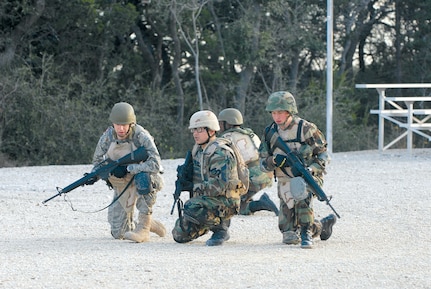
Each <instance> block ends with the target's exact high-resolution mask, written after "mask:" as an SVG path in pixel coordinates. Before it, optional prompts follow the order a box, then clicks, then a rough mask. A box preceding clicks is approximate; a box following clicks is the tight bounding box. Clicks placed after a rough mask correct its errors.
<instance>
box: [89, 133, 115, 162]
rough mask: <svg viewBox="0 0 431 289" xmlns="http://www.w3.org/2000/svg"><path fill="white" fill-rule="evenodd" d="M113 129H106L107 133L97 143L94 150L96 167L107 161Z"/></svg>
mask: <svg viewBox="0 0 431 289" xmlns="http://www.w3.org/2000/svg"><path fill="white" fill-rule="evenodd" d="M112 129H113V128H112V127H109V128H107V129H106V131H105V132H104V133H103V134H102V136H101V137H100V138H99V141H98V142H97V145H96V149H95V150H94V154H93V160H92V163H93V166H96V165H97V164H99V163H101V162H102V161H104V160H105V159H106V152H107V151H108V148H109V144H110V139H111V137H110V135H112Z"/></svg>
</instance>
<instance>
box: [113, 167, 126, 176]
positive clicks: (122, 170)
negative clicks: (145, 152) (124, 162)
mask: <svg viewBox="0 0 431 289" xmlns="http://www.w3.org/2000/svg"><path fill="white" fill-rule="evenodd" d="M127 173H128V172H127V167H126V166H118V167H116V168H115V169H113V170H112V171H111V175H113V176H115V177H117V178H124V177H125V176H126V175H127Z"/></svg>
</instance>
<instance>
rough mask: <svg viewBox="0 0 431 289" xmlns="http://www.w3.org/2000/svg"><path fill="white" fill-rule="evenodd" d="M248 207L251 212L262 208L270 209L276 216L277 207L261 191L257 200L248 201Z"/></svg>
mask: <svg viewBox="0 0 431 289" xmlns="http://www.w3.org/2000/svg"><path fill="white" fill-rule="evenodd" d="M249 209H250V211H251V212H252V213H254V212H257V211H262V210H265V211H271V212H274V214H275V215H276V216H278V208H277V206H276V205H275V204H274V202H273V201H271V199H270V198H269V196H268V194H267V193H263V194H262V196H261V197H260V199H259V200H258V201H252V202H250V204H249Z"/></svg>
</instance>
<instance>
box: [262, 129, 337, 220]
mask: <svg viewBox="0 0 431 289" xmlns="http://www.w3.org/2000/svg"><path fill="white" fill-rule="evenodd" d="M265 139H267V140H270V143H271V144H272V145H273V146H274V147H277V148H279V149H280V150H282V151H283V152H284V153H285V154H286V164H285V166H286V167H287V166H288V167H290V168H291V169H292V173H294V176H295V177H299V176H301V177H302V178H304V180H305V182H306V183H307V185H308V186H309V187H310V188H311V189H312V190H313V191H314V193H315V194H316V196H317V198H318V199H319V201H321V202H326V204H327V205H328V206H329V207H330V208H331V209H332V211H333V212H334V213H335V215H337V217H338V218H341V217H340V215H339V214H338V213H337V211H335V209H334V207H332V205H331V203H330V201H331V199H329V198H328V197H327V196H326V194H325V192H324V191H323V190H322V188H321V187H320V186H319V184H318V183H317V182H316V181H315V180H314V178H313V176H312V175H311V173H310V171H309V170H308V169H307V168H306V167H305V166H304V164H303V163H302V161H301V159H300V158H299V157H298V155H297V154H295V153H294V152H293V151H292V150H291V149H290V148H289V146H288V145H287V144H286V143H285V142H284V141H283V139H282V138H281V137H280V136H279V134H278V132H277V131H276V130H275V129H274V128H271V129H266V130H265Z"/></svg>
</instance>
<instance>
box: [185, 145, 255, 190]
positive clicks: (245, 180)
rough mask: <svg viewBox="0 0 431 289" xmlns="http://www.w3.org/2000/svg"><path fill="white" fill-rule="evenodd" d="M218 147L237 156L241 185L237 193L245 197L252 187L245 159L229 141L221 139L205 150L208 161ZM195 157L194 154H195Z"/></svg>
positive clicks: (204, 165)
mask: <svg viewBox="0 0 431 289" xmlns="http://www.w3.org/2000/svg"><path fill="white" fill-rule="evenodd" d="M217 147H221V148H223V149H225V150H227V151H229V152H231V153H233V155H234V156H235V159H236V165H237V172H238V179H239V181H240V182H239V184H237V189H236V190H237V192H238V193H239V195H240V196H242V195H245V194H246V193H247V192H248V188H249V186H250V172H249V170H248V167H247V165H246V164H245V162H244V159H243V158H242V156H241V153H240V152H239V150H238V148H237V147H236V146H235V145H234V144H233V143H232V142H231V141H230V140H228V139H225V138H222V137H219V138H217V139H216V140H215V141H213V142H211V143H209V144H208V146H207V147H206V148H205V154H206V155H207V156H208V157H207V158H206V159H209V158H210V157H211V156H212V155H213V154H214V152H215V150H216V149H217ZM193 155H194V153H193ZM207 165H208V164H203V165H202V168H204V167H206V166H207Z"/></svg>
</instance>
